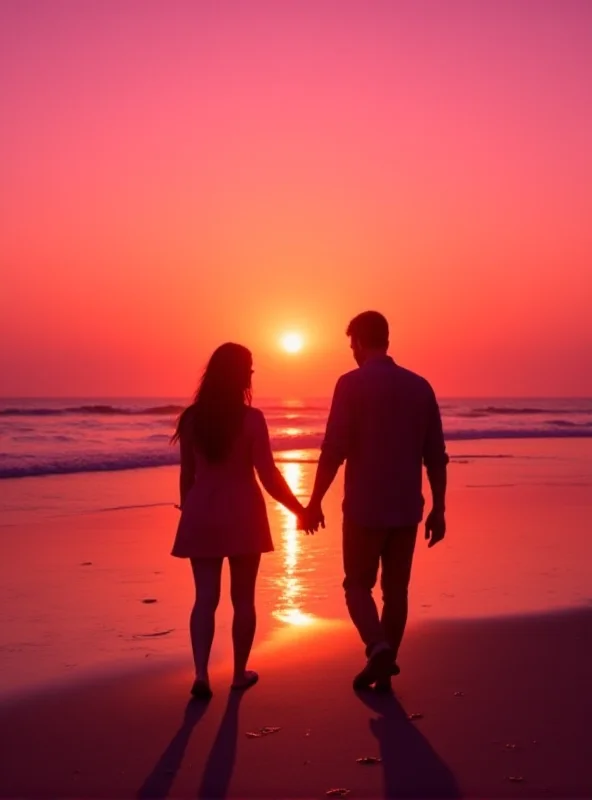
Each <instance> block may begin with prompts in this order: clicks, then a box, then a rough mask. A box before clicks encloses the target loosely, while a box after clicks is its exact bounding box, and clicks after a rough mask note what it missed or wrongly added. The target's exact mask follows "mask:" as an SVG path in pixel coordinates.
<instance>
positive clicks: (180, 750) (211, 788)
mask: <svg viewBox="0 0 592 800" xmlns="http://www.w3.org/2000/svg"><path fill="white" fill-rule="evenodd" d="M243 696H244V695H243V693H242V692H230V693H229V695H228V702H227V704H226V709H225V710H224V714H223V716H222V720H221V722H220V726H219V728H218V733H217V734H216V738H215V740H214V743H213V745H212V749H211V750H210V754H209V756H208V758H207V761H206V764H205V767H204V771H203V775H202V779H201V783H200V786H199V789H198V791H197V797H198V798H200V800H206V799H207V798H223V797H226V796H227V793H228V787H229V785H230V780H231V778H232V772H233V770H234V764H235V761H236V746H237V737H238V716H239V707H240V702H241V699H242V697H243ZM208 708H209V704H208V703H198V702H196V701H190V702H189V703H188V704H187V706H186V708H185V713H184V716H183V722H182V723H181V727H180V728H179V730H178V731H177V732H176V733H175V735H174V736H173V738H172V739H171V741H170V743H169V745H168V746H167V748H166V749H165V750H164V752H163V753H162V755H161V756H160V758H159V759H158V761H157V762H156V764H155V766H154V769H153V770H152V772H151V773H150V775H148V777H147V778H146V780H145V781H144V783H143V784H142V786H141V787H140V789H138V792H137V794H136V797H137V798H138V799H139V800H147V799H148V798H152V799H153V800H154V799H155V798H158V799H159V800H163V799H164V798H166V797H168V795H169V793H170V791H171V788H172V785H173V783H174V781H175V779H176V777H177V774H178V772H179V769H180V768H181V764H182V763H183V758H184V756H185V751H186V749H187V745H188V744H189V741H190V739H191V736H192V734H193V731H194V729H195V727H196V725H197V724H198V723H199V721H200V720H201V719H202V717H203V716H204V715H205V713H206V711H207V710H208Z"/></svg>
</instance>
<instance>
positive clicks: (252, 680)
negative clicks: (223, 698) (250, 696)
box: [230, 669, 259, 691]
mask: <svg viewBox="0 0 592 800" xmlns="http://www.w3.org/2000/svg"><path fill="white" fill-rule="evenodd" d="M258 680H259V675H258V674H257V673H256V672H255V671H254V670H252V669H246V670H245V671H244V672H243V674H242V675H235V676H234V680H233V681H232V685H231V687H230V688H231V689H234V690H235V691H243V690H244V689H249V688H250V687H251V686H254V685H255V684H256V683H257V681H258Z"/></svg>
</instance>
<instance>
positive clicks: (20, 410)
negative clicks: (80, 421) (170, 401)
mask: <svg viewBox="0 0 592 800" xmlns="http://www.w3.org/2000/svg"><path fill="white" fill-rule="evenodd" d="M181 411H183V406H178V405H164V406H147V407H146V408H125V407H124V406H111V405H82V406H70V407H65V408H27V407H26V406H21V407H13V408H2V409H0V417H63V416H65V415H67V414H70V415H74V416H82V415H83V416H89V415H90V416H125V417H130V416H169V417H171V416H176V415H177V414H180V413H181Z"/></svg>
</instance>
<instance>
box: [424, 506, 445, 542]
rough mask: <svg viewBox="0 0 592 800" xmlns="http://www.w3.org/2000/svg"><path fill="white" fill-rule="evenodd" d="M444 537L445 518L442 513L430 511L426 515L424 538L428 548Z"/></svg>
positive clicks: (435, 510) (434, 510)
mask: <svg viewBox="0 0 592 800" xmlns="http://www.w3.org/2000/svg"><path fill="white" fill-rule="evenodd" d="M445 536H446V518H445V516H444V511H439V510H437V509H432V510H431V511H430V513H429V514H428V517H427V519H426V524H425V538H426V540H427V541H429V544H428V547H433V546H434V545H435V544H438V542H441V541H442V539H443V538H444V537H445Z"/></svg>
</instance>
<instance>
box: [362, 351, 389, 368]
mask: <svg viewBox="0 0 592 800" xmlns="http://www.w3.org/2000/svg"><path fill="white" fill-rule="evenodd" d="M373 364H393V365H394V364H395V360H394V359H393V358H392V357H391V356H389V355H388V353H384V354H381V355H376V356H369V357H368V358H367V359H366V360H365V361H364V363H363V364H362V367H366V366H371V365H373Z"/></svg>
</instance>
